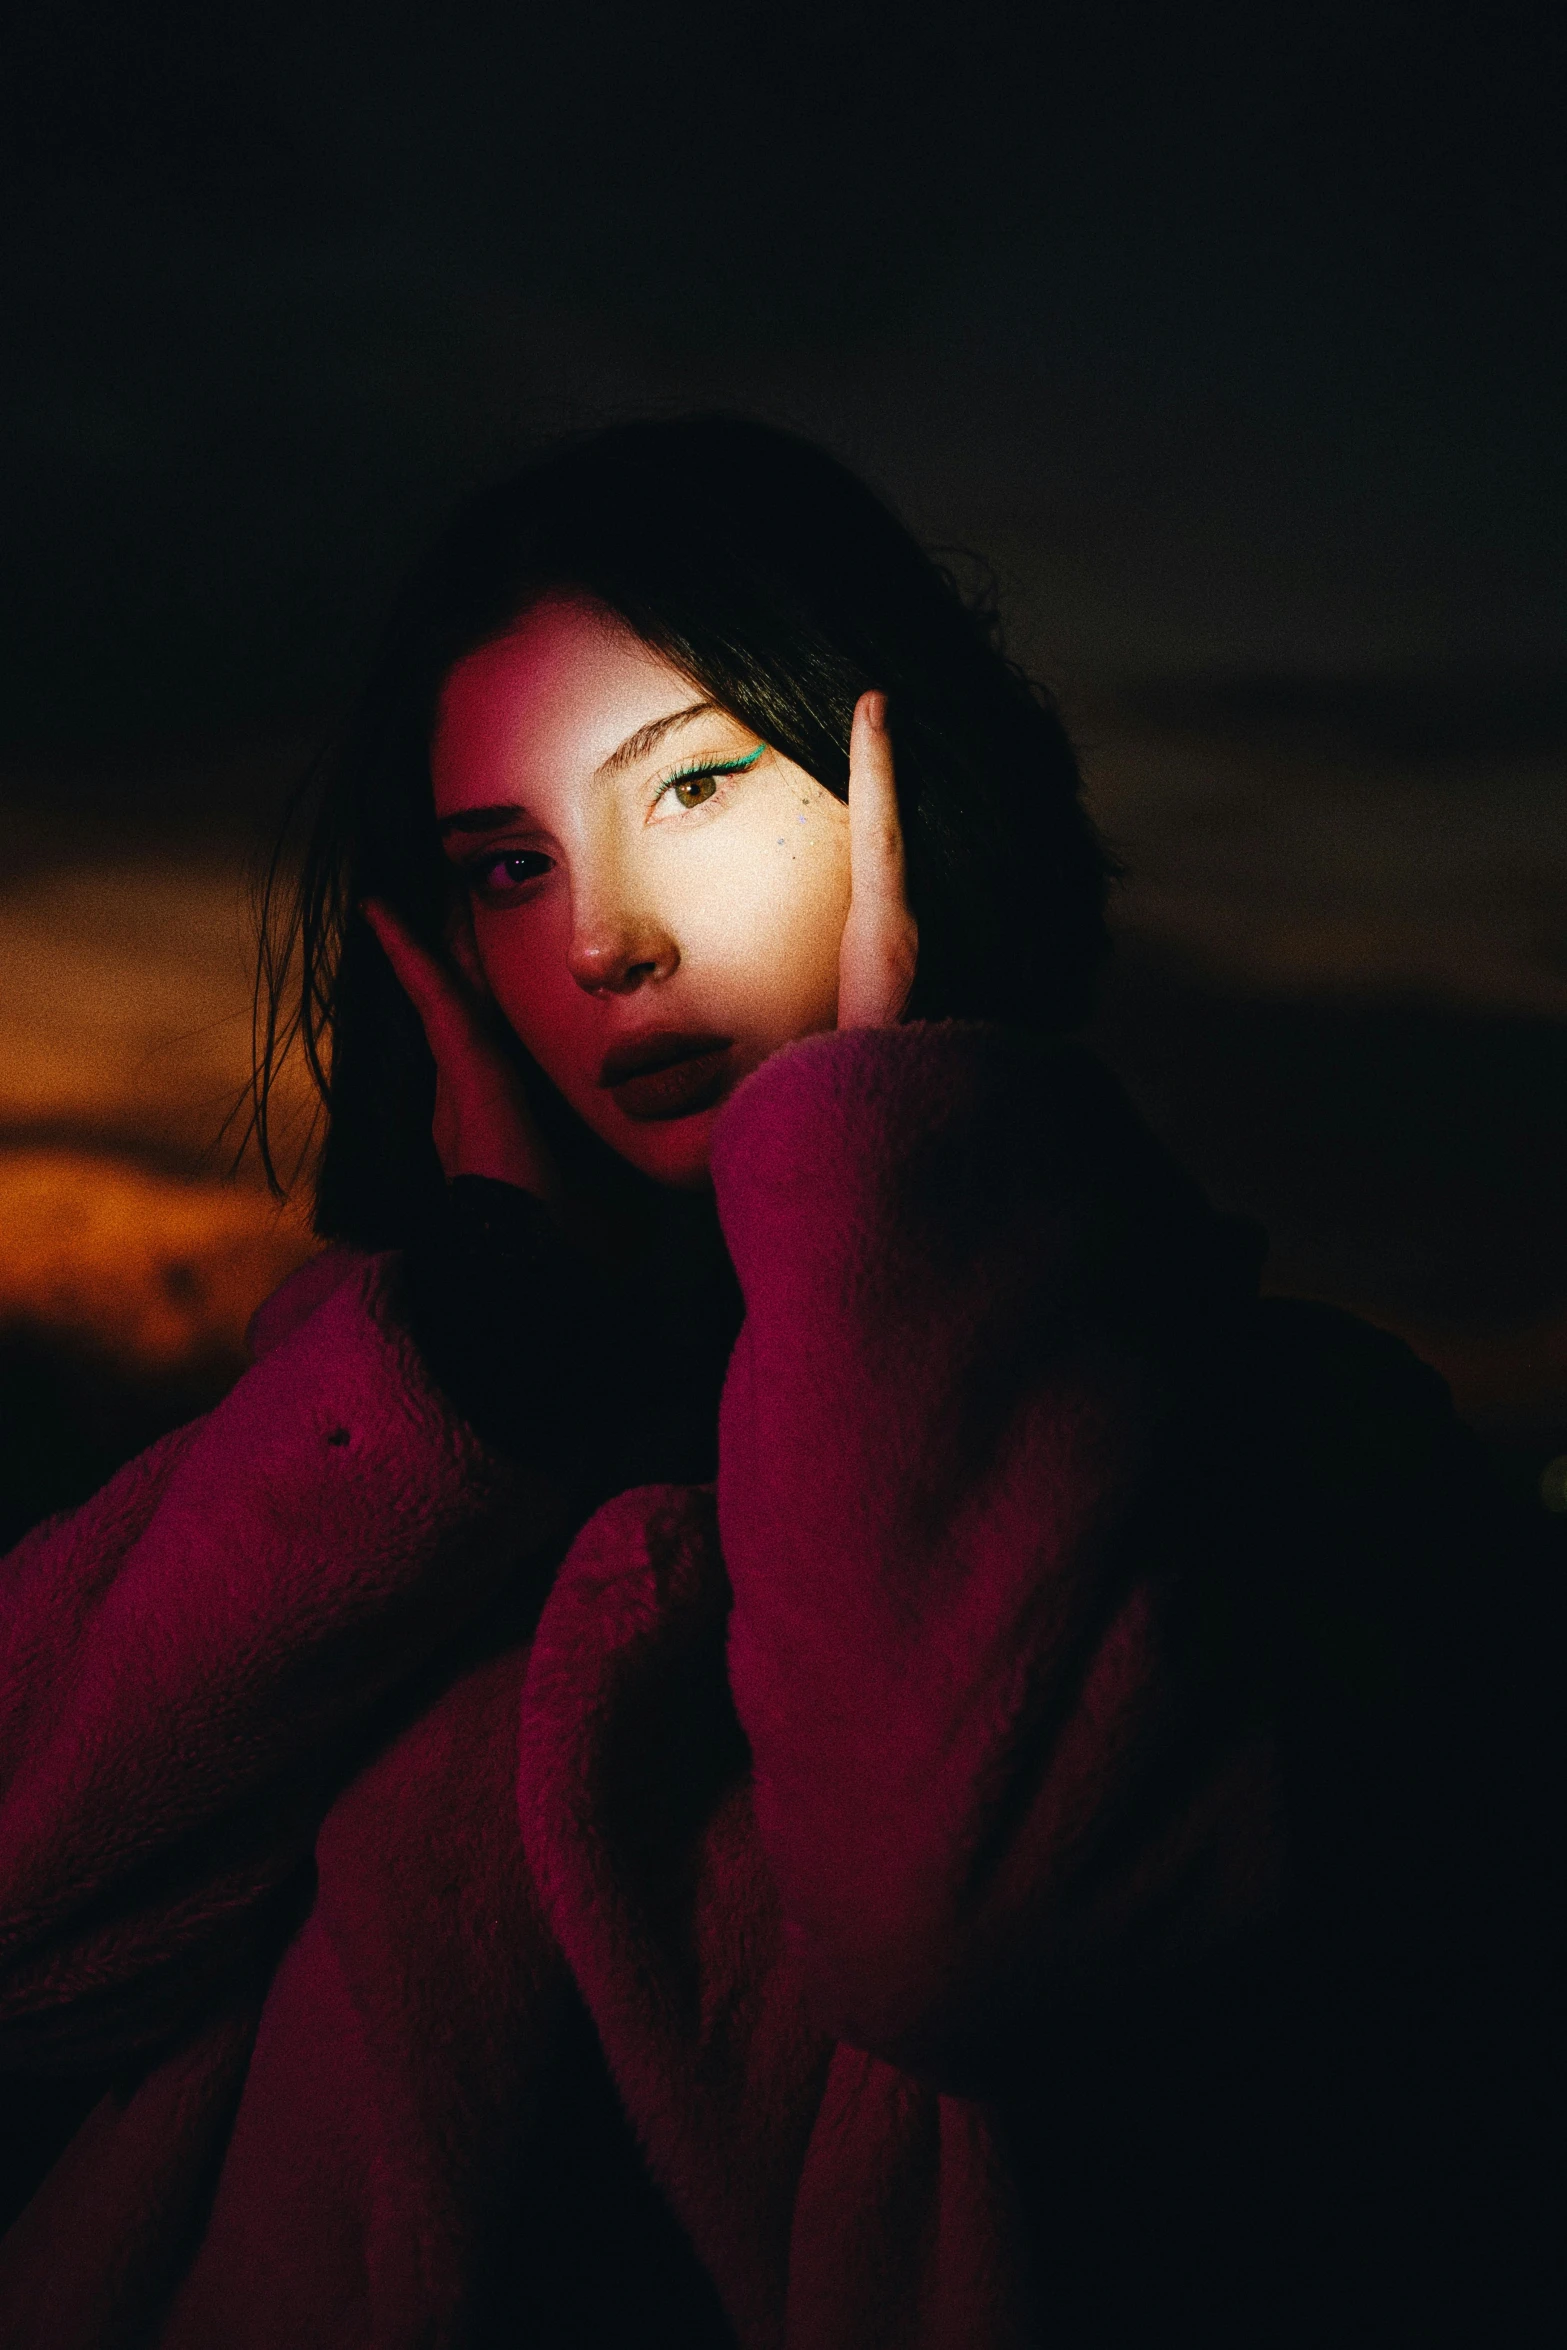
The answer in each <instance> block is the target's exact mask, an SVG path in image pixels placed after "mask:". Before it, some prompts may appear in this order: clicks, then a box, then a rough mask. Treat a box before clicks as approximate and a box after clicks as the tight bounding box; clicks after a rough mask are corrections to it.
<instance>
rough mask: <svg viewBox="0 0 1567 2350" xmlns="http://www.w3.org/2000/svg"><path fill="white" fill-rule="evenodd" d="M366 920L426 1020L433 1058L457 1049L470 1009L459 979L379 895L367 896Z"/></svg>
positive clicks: (464, 1038)
mask: <svg viewBox="0 0 1567 2350" xmlns="http://www.w3.org/2000/svg"><path fill="white" fill-rule="evenodd" d="M362 911H363V913H364V918H365V920H366V921H367V922H368V923H369V925H370V928H371V929H372V930H373V931H374V933H375V935H376V937H377V938H378V939H379V941H380V943H381V950H382V952H383V954H384V955H385V956H386V959H387V961H388V962H389V963H390V964H391V966H392V969H393V971H394V972H395V974H396V976H397V980H398V983H399V985H400V986H401V987H402V989H403V992H404V994H405V995H406V996H407V997H408V999H409V1001H410V1003H411V1004H412V1005H413V1008H414V1010H415V1011H416V1012H417V1013H418V1015H419V1018H420V1020H421V1021H422V1022H423V1024H424V1033H425V1037H426V1039H427V1041H428V1043H429V1047H430V1050H431V1052H432V1053H434V1055H435V1057H436V1059H437V1061H440V1060H442V1059H443V1058H445V1057H447V1056H448V1055H450V1054H451V1053H453V1052H456V1051H460V1050H461V1049H462V1047H463V1046H464V1045H465V1044H466V1043H467V1042H468V1041H469V1039H470V1038H471V1037H472V1034H473V1027H474V1021H473V1011H472V1007H471V1006H470V1004H469V1003H468V1001H467V999H466V997H465V996H464V994H463V992H462V988H461V985H460V983H459V981H458V980H457V979H456V978H454V976H453V974H452V973H451V972H450V971H449V970H448V969H447V967H446V965H445V964H444V963H443V962H441V960H440V958H439V957H438V956H436V955H433V954H432V953H431V952H430V949H429V948H428V947H427V946H426V945H425V944H424V942H423V940H422V939H417V938H415V937H414V935H413V932H412V931H411V930H410V929H409V928H408V926H407V924H406V923H405V922H404V921H403V920H402V917H401V916H400V915H398V914H394V913H393V911H392V909H391V907H390V906H388V905H387V904H386V903H385V902H384V901H383V900H382V899H379V898H367V899H366V900H365V903H364V906H363V908H362Z"/></svg>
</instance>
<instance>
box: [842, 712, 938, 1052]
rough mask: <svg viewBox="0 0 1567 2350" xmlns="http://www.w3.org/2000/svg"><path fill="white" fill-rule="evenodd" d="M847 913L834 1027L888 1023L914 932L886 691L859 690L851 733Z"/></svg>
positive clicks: (907, 980) (910, 963) (904, 990)
mask: <svg viewBox="0 0 1567 2350" xmlns="http://www.w3.org/2000/svg"><path fill="white" fill-rule="evenodd" d="M849 875H850V881H849V889H850V896H849V918H848V920H847V921H846V922H845V924H844V926H843V944H842V945H841V946H840V948H839V950H838V1026H839V1027H840V1028H891V1027H893V1026H894V1025H895V1024H896V1022H897V1021H898V1020H899V1019H900V1018H901V1016H902V1013H903V1007H904V1005H905V1004H906V1003H907V1002H908V1000H909V990H910V988H911V987H912V986H913V985H914V971H915V966H916V963H917V961H918V959H919V930H918V927H917V925H916V923H915V920H914V916H913V915H912V914H911V913H910V912H909V902H908V899H907V897H906V896H905V894H904V881H903V827H902V825H901V824H900V823H899V821H898V794H897V790H896V787H895V784H894V781H893V773H892V744H891V742H890V741H889V740H888V736H887V697H886V695H885V694H875V693H872V694H861V696H860V698H859V700H858V701H857V702H856V704H855V706H854V727H853V731H852V733H851V734H850V737H849Z"/></svg>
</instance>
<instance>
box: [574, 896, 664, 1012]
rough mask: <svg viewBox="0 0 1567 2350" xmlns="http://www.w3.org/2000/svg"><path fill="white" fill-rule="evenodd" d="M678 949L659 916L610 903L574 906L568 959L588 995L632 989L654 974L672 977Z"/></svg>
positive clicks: (656, 976)
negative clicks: (598, 905) (654, 916)
mask: <svg viewBox="0 0 1567 2350" xmlns="http://www.w3.org/2000/svg"><path fill="white" fill-rule="evenodd" d="M679 962H680V950H679V948H678V947H677V946H676V944H675V942H674V940H673V938H672V937H671V936H670V934H669V932H668V931H667V929H666V928H665V927H664V925H663V924H662V923H661V922H658V921H656V920H655V919H653V918H652V917H651V916H648V915H637V914H633V913H631V912H630V911H628V910H611V909H609V908H607V907H598V908H593V907H586V906H585V907H582V908H581V909H574V910H573V918H572V933H571V947H570V951H569V953H568V955H567V964H568V967H569V969H570V971H571V976H572V978H573V979H574V980H575V981H576V983H577V985H578V986H579V987H580V988H582V989H583V990H584V992H585V993H586V994H588V995H633V994H635V992H636V990H637V989H638V988H639V987H643V986H646V985H647V983H648V982H649V981H650V980H655V979H668V978H669V977H670V975H671V974H672V973H673V972H674V971H675V969H676V968H677V966H678V964H679Z"/></svg>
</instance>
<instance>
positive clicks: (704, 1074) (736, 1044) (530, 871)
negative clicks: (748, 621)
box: [431, 598, 849, 1186]
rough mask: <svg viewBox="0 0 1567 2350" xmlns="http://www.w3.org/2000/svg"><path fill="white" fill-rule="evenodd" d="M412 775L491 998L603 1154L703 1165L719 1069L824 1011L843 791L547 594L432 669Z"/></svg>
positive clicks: (620, 631)
mask: <svg viewBox="0 0 1567 2350" xmlns="http://www.w3.org/2000/svg"><path fill="white" fill-rule="evenodd" d="M431 773H432V777H433V781H434V788H435V812H436V816H437V819H438V821H439V822H440V823H441V825H442V827H443V834H444V839H445V846H446V853H447V855H448V857H449V858H450V859H451V860H452V862H453V864H454V865H455V866H457V868H458V869H459V870H460V871H461V872H462V874H463V875H464V878H465V880H466V883H467V887H468V896H469V903H470V905H471V906H472V910H473V925H474V936H475V939H476V941H477V943H478V949H479V958H480V961H481V963H482V964H483V967H484V973H485V977H486V979H487V980H488V982H489V986H490V989H491V992H492V994H493V995H494V998H495V1001H496V1003H497V1005H498V1006H499V1008H500V1010H501V1012H502V1013H503V1014H504V1016H505V1018H506V1019H507V1020H508V1021H509V1023H510V1024H511V1026H512V1028H513V1029H514V1030H515V1031H516V1033H517V1035H518V1036H519V1037H520V1038H521V1040H522V1042H523V1044H524V1045H525V1046H526V1047H527V1049H528V1051H529V1052H530V1053H531V1054H532V1055H533V1057H534V1059H535V1060H536V1061H537V1062H538V1064H539V1066H540V1067H541V1068H542V1069H543V1071H544V1073H545V1075H546V1076H547V1077H549V1078H550V1080H551V1081H552V1083H553V1084H554V1085H555V1086H556V1087H557V1088H558V1090H559V1091H560V1092H561V1093H562V1094H563V1095H564V1096H565V1098H566V1100H567V1101H568V1102H569V1103H570V1104H571V1106H572V1108H573V1109H574V1110H575V1111H576V1112H577V1114H578V1116H579V1117H581V1118H582V1119H583V1120H584V1122H585V1123H586V1124H587V1125H588V1126H590V1127H592V1129H593V1130H594V1132H595V1133H597V1134H599V1135H601V1136H602V1137H603V1139H604V1140H605V1141H606V1142H608V1143H609V1144H610V1145H611V1147H612V1148H613V1149H614V1150H616V1151H618V1152H619V1153H620V1155H621V1156H622V1157H623V1158H625V1159H628V1160H630V1161H631V1163H632V1164H633V1165H634V1166H637V1167H640V1168H641V1169H642V1170H643V1172H644V1173H646V1174H649V1175H652V1176H654V1177H656V1178H657V1179H658V1180H659V1181H661V1182H665V1183H670V1184H675V1185H680V1186H690V1185H696V1184H700V1183H702V1182H704V1181H705V1179H706V1174H707V1153H708V1143H709V1138H710V1135H711V1132H712V1126H713V1122H714V1120H715V1118H716V1117H717V1115H718V1111H719V1109H720V1108H721V1107H722V1105H723V1103H724V1101H725V1100H726V1099H727V1098H728V1096H729V1094H730V1093H732V1092H733V1090H734V1088H735V1086H736V1085H737V1084H738V1083H739V1082H740V1079H741V1078H742V1077H744V1076H747V1075H748V1074H749V1073H750V1071H751V1070H753V1069H755V1068H756V1067H758V1065H759V1064H760V1063H761V1062H762V1061H764V1060H765V1059H766V1058H767V1056H768V1054H769V1053H772V1052H775V1051H776V1050H777V1049H778V1047H779V1046H780V1045H783V1044H787V1043H788V1042H789V1041H790V1040H791V1039H792V1038H794V1037H797V1036H808V1035H811V1034H813V1033H814V1032H815V1031H817V1030H819V1029H825V1028H831V1027H832V1026H833V1025H834V1023H835V1021H836V1018H837V1003H838V946H839V941H840V939H841V937H842V934H843V925H844V920H845V917H846V915H847V913H848V907H849V828H848V810H847V809H846V808H845V806H844V805H843V803H842V801H840V800H837V799H835V798H834V797H833V795H832V794H831V793H830V792H829V791H827V790H825V789H824V788H823V786H822V785H821V784H819V783H817V782H816V781H815V779H814V778H813V777H812V776H810V775H807V774H806V772H805V770H804V769H803V768H800V767H797V766H795V765H794V764H793V763H792V762H791V761H789V760H787V759H785V758H784V757H783V756H782V755H781V754H780V753H778V752H776V751H773V750H771V749H769V748H767V747H766V746H765V745H760V744H758V742H757V738H756V736H755V734H754V733H753V732H751V731H750V729H748V728H747V727H745V726H743V725H742V724H741V723H740V721H739V720H738V719H736V718H733V717H731V716H730V715H729V714H728V713H727V712H726V711H723V710H721V709H718V708H717V707H716V706H715V705H713V704H712V703H711V702H710V701H709V700H708V699H707V697H706V695H705V693H704V692H703V690H702V688H701V687H699V686H697V685H694V684H693V682H692V680H691V679H690V678H689V677H686V676H683V675H682V674H681V672H680V671H679V670H677V669H675V668H673V667H671V665H670V664H669V663H668V662H666V661H664V660H662V659H661V658H660V657H659V656H658V655H657V654H656V653H654V652H653V651H652V650H651V649H650V648H649V647H648V646H646V645H644V644H643V643H642V642H641V640H640V639H639V638H638V637H636V636H634V635H633V634H632V633H631V631H630V630H629V629H627V628H626V627H624V626H623V625H622V623H621V622H620V621H618V620H617V619H615V618H614V617H613V615H611V614H609V613H607V612H605V611H604V610H603V609H602V608H600V607H599V606H596V605H593V604H590V603H587V602H578V601H568V600H565V599H562V598H551V599H549V600H547V601H546V602H544V603H542V604H540V605H538V606H537V607H535V609H534V610H533V611H532V612H530V613H529V614H528V615H527V616H526V617H525V618H524V619H523V620H522V621H521V622H519V624H518V626H517V627H516V628H515V629H514V630H512V631H511V632H510V633H509V634H508V635H507V636H505V637H503V638H501V639H500V640H499V641H498V642H497V643H495V644H492V645H485V646H482V647H481V648H480V649H479V650H478V651H477V652H475V653H471V654H469V655H468V656H467V658H466V659H464V660H462V661H460V662H459V663H458V664H457V666H456V667H455V669H453V671H452V673H451V675H450V676H449V677H448V679H447V681H446V688H445V691H444V693H443V695H442V699H441V707H440V715H439V719H438V722H437V726H436V733H435V740H434V744H433V746H432V752H431Z"/></svg>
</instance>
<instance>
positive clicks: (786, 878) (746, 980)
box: [685, 794, 849, 1019]
mask: <svg viewBox="0 0 1567 2350" xmlns="http://www.w3.org/2000/svg"><path fill="white" fill-rule="evenodd" d="M831 805H832V808H833V809H834V810H836V808H837V803H836V802H833V803H832V804H831ZM713 868H714V869H713V870H712V871H711V872H710V874H709V875H708V876H707V877H706V880H707V886H706V887H704V888H703V889H701V890H700V892H698V893H696V894H695V895H694V896H693V898H692V900H691V903H690V905H689V908H688V911H687V916H686V922H685V931H686V938H687V942H688V944H689V947H690V950H691V958H692V962H693V965H694V966H697V965H699V966H700V967H701V968H703V969H704V970H707V971H711V972H712V973H714V975H715V976H716V975H717V973H719V972H720V971H721V972H722V973H723V975H724V979H725V983H726V989H727V991H728V992H730V993H731V994H732V996H733V998H734V1000H735V1003H736V1008H737V1010H738V1011H740V1012H741V1014H742V1016H743V1014H744V1012H745V1011H746V1010H747V1009H748V1008H749V1009H754V1010H755V1011H756V1012H757V1013H758V1014H766V1013H767V1012H769V1011H772V1012H775V1013H776V1014H777V1015H778V1016H779V1017H783V1018H785V1019H787V1017H788V1016H789V1015H790V1014H792V1013H797V1014H798V1015H799V1016H800V1017H802V1018H805V1019H813V1018H820V1017H830V1016H831V1013H832V1007H833V1002H834V1000H835V998H836V991H837V980H838V947H839V942H840V940H841V938H842V936H843V924H844V917H845V915H846V914H847V913H848V910H849V865H848V841H847V829H846V824H845V825H844V826H843V828H842V837H840V827H839V826H838V825H837V824H836V823H835V822H834V818H833V816H832V815H831V814H824V813H823V812H820V811H818V810H816V809H815V808H810V807H802V806H801V804H800V802H799V800H798V798H797V797H796V796H795V795H793V794H790V795H789V796H788V798H787V799H786V800H784V802H783V804H782V805H781V806H778V805H774V806H772V807H770V808H769V809H768V810H767V811H766V813H765V816H762V817H760V818H759V820H757V821H754V822H753V823H751V824H748V825H747V826H746V827H745V834H744V837H741V836H740V831H739V828H738V827H737V828H736V829H735V831H734V832H732V833H730V834H729V835H728V837H727V838H725V839H723V840H722V841H721V842H720V841H719V840H718V839H717V837H716V835H715V843H714V859H713Z"/></svg>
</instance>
